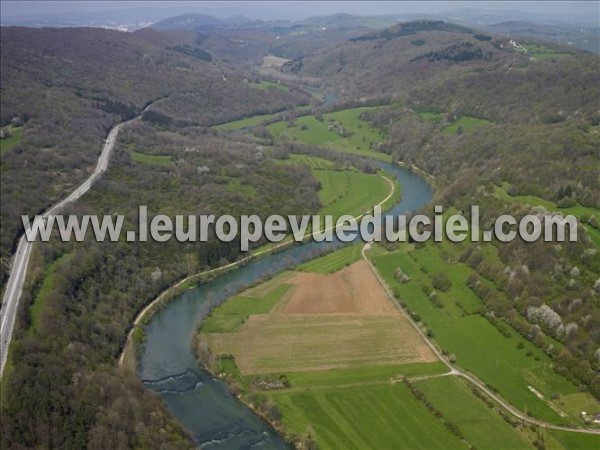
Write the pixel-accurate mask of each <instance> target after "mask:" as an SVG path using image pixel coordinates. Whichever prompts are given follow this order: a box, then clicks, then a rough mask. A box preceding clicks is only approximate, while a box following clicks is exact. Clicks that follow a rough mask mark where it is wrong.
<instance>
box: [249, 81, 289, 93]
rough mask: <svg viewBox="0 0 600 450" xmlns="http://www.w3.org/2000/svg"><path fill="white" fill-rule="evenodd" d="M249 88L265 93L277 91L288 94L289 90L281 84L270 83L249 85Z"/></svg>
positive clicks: (260, 82)
mask: <svg viewBox="0 0 600 450" xmlns="http://www.w3.org/2000/svg"><path fill="white" fill-rule="evenodd" d="M250 87H252V88H255V89H260V90H263V91H266V90H268V89H279V90H280V91H283V92H289V90H290V89H289V88H288V87H287V86H286V85H284V84H281V83H273V82H272V81H259V82H256V83H250Z"/></svg>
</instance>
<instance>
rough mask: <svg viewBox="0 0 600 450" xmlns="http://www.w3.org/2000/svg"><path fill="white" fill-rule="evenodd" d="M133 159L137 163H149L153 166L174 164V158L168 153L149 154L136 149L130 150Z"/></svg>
mask: <svg viewBox="0 0 600 450" xmlns="http://www.w3.org/2000/svg"><path fill="white" fill-rule="evenodd" d="M129 154H130V155H131V159H133V160H134V161H135V162H137V163H142V164H149V165H152V166H162V167H169V166H171V165H172V159H171V157H170V156H167V155H147V154H146V153H140V152H136V151H133V150H132V151H130V152H129Z"/></svg>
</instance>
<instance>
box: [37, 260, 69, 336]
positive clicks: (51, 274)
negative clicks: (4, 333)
mask: <svg viewBox="0 0 600 450" xmlns="http://www.w3.org/2000/svg"><path fill="white" fill-rule="evenodd" d="M70 260H71V255H64V256H62V257H60V258H58V259H57V260H56V261H54V262H53V263H52V264H50V266H48V268H46V274H45V276H44V281H43V282H42V285H41V286H40V289H39V291H38V292H37V294H36V296H35V299H34V301H33V303H32V304H31V306H30V307H29V316H30V317H31V324H30V326H29V329H28V332H31V333H33V332H35V331H39V330H38V324H39V315H40V313H41V310H42V308H44V305H45V303H46V298H47V297H48V295H49V294H50V292H51V291H52V289H53V288H54V282H55V281H54V280H55V272H56V270H57V269H58V268H59V267H60V266H61V265H62V264H66V263H68V262H69V261H70Z"/></svg>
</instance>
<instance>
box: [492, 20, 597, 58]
mask: <svg viewBox="0 0 600 450" xmlns="http://www.w3.org/2000/svg"><path fill="white" fill-rule="evenodd" d="M485 28H486V29H487V30H489V31H491V32H493V33H496V34H503V35H506V36H511V37H529V38H534V39H541V40H545V41H551V42H557V43H561V44H566V45H572V46H573V47H577V48H580V49H582V50H587V51H589V52H592V53H597V54H598V53H600V27H598V28H595V29H594V28H587V27H580V26H577V27H575V26H567V25H564V26H558V25H544V24H539V23H533V22H524V21H509V22H502V23H497V24H494V25H489V26H487V27H485Z"/></svg>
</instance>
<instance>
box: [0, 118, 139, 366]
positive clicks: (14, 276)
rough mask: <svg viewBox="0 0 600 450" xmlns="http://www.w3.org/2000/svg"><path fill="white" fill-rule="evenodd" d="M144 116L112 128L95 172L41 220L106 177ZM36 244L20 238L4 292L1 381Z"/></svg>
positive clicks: (0, 336) (0, 314)
mask: <svg viewBox="0 0 600 450" xmlns="http://www.w3.org/2000/svg"><path fill="white" fill-rule="evenodd" d="M142 112H143V111H142ZM140 117H141V116H138V117H136V118H135V119H132V120H129V121H127V122H123V123H121V124H119V125H116V126H115V127H113V128H112V130H111V131H110V133H109V134H108V137H107V138H106V141H105V143H104V147H103V148H102V152H101V153H100V157H99V158H98V163H97V164H96V168H95V169H94V172H93V173H92V174H91V175H90V176H89V177H88V179H87V180H85V181H84V182H83V183H81V184H80V185H79V186H78V187H77V188H76V189H75V190H74V191H73V192H71V193H70V194H69V195H68V196H67V197H66V198H64V199H63V200H61V201H60V202H58V203H57V204H55V205H54V206H52V207H51V208H50V209H48V210H47V211H46V212H45V213H44V214H43V215H42V218H40V217H38V218H37V221H39V220H45V219H46V218H47V217H48V216H49V215H51V214H58V213H59V212H60V211H61V209H63V208H64V207H65V206H66V205H67V204H69V203H71V202H73V201H75V200H77V199H78V198H79V197H81V196H82V195H83V194H85V193H86V192H87V191H89V190H90V189H91V187H92V185H93V184H94V182H95V181H96V180H97V179H98V178H100V177H101V176H102V174H103V173H104V171H106V168H107V167H108V160H109V158H110V154H111V153H112V150H113V148H114V146H115V141H116V140H117V135H118V134H119V130H121V128H122V127H123V126H124V125H126V124H128V123H131V122H133V121H136V120H138V119H139V118H140ZM34 223H35V222H34ZM33 244H34V242H29V241H28V240H27V239H26V238H25V235H23V236H21V238H20V239H19V244H18V245H17V252H16V253H15V255H14V258H13V263H12V267H11V272H10V277H9V279H8V283H7V285H6V290H5V291H4V298H3V299H2V310H1V311H0V320H1V324H0V378H1V377H2V374H3V373H4V365H5V364H6V358H7V356H8V348H9V346H10V341H11V338H12V332H13V328H14V325H15V318H16V315H17V309H18V308H19V299H20V298H21V292H22V290H23V284H24V282H25V276H26V275H27V266H28V264H29V257H30V256H31V250H32V249H33Z"/></svg>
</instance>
